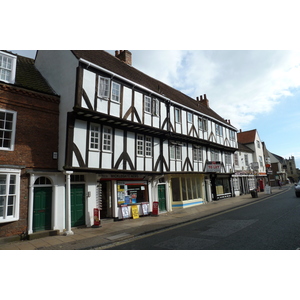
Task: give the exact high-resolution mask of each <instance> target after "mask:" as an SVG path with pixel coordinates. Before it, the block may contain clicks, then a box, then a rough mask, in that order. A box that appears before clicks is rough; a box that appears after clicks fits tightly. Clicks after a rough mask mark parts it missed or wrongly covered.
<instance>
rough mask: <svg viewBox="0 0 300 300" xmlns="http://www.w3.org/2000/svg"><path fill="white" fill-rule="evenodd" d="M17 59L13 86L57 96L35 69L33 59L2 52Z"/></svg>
mask: <svg viewBox="0 0 300 300" xmlns="http://www.w3.org/2000/svg"><path fill="white" fill-rule="evenodd" d="M3 52H6V53H9V54H12V55H15V56H16V57H17V67H16V78H15V83H14V84H13V86H17V87H21V88H25V89H28V90H32V91H36V92H41V93H46V94H49V95H57V94H56V93H55V91H54V90H53V89H52V88H51V87H50V85H49V84H48V83H47V81H46V79H45V78H44V77H43V76H42V75H41V73H40V72H39V71H38V70H37V69H36V67H35V65H34V59H31V58H28V57H25V56H21V55H17V54H15V53H12V52H9V51H3Z"/></svg>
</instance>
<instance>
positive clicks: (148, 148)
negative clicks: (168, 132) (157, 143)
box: [145, 136, 152, 157]
mask: <svg viewBox="0 0 300 300" xmlns="http://www.w3.org/2000/svg"><path fill="white" fill-rule="evenodd" d="M145 156H147V157H152V137H150V136H146V138H145Z"/></svg>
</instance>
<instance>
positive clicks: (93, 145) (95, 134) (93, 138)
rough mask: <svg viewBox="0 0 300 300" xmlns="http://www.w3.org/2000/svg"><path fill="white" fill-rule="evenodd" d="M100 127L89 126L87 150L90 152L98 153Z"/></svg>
mask: <svg viewBox="0 0 300 300" xmlns="http://www.w3.org/2000/svg"><path fill="white" fill-rule="evenodd" d="M100 138H101V137H100V125H99V124H91V125H90V143H89V149H90V150H91V151H99V150H100Z"/></svg>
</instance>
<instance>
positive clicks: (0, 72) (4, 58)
mask: <svg viewBox="0 0 300 300" xmlns="http://www.w3.org/2000/svg"><path fill="white" fill-rule="evenodd" d="M16 64H17V57H16V56H14V55H11V54H8V53H4V52H1V51H0V81H4V82H7V83H15V75H16Z"/></svg>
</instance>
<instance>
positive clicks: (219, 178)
mask: <svg viewBox="0 0 300 300" xmlns="http://www.w3.org/2000/svg"><path fill="white" fill-rule="evenodd" d="M210 179H211V184H212V186H211V190H212V198H213V200H220V199H224V198H230V197H232V187H231V176H230V175H225V174H222V175H221V174H211V177H210Z"/></svg>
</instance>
